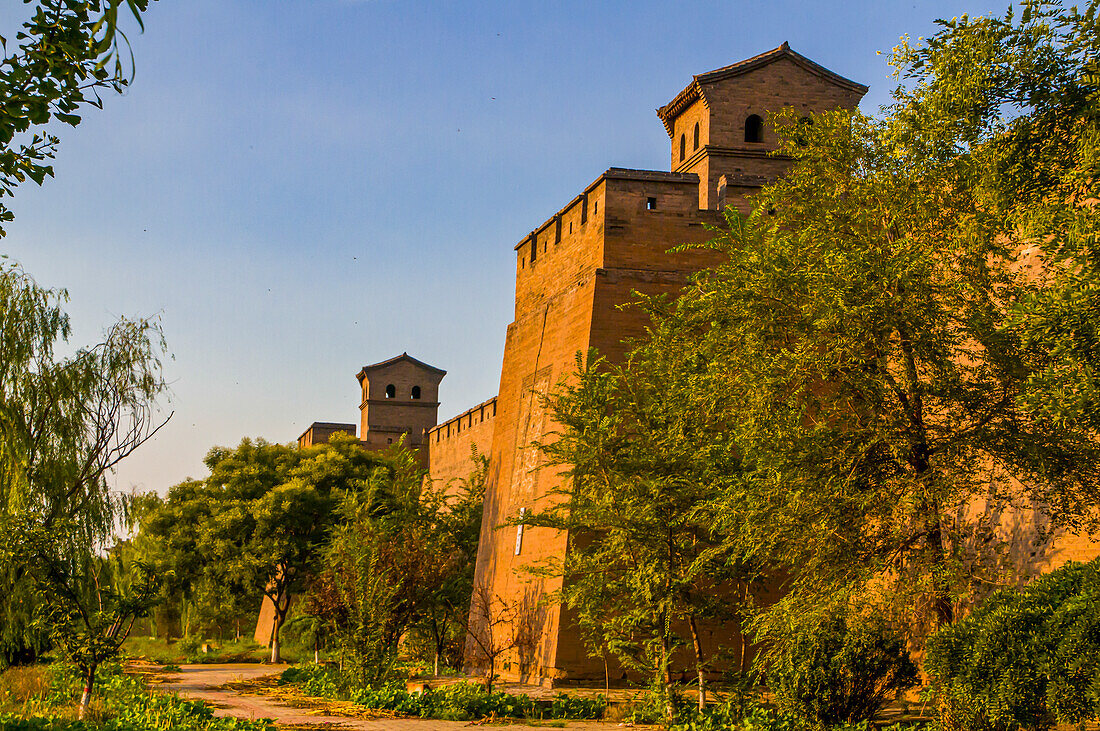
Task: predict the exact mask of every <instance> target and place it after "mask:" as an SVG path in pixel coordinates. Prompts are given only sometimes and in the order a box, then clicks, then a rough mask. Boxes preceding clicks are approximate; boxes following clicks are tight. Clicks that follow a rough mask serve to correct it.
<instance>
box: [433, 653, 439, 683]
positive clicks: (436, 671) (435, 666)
mask: <svg viewBox="0 0 1100 731" xmlns="http://www.w3.org/2000/svg"><path fill="white" fill-rule="evenodd" d="M432 675H434V676H436V677H437V678H438V677H439V648H438V647H437V648H435V663H434V664H433V668H432Z"/></svg>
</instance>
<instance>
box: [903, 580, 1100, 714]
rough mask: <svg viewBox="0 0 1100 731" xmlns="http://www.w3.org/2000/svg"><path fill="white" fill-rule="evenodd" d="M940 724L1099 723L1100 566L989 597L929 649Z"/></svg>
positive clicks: (942, 632)
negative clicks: (1096, 721) (938, 704)
mask: <svg viewBox="0 0 1100 731" xmlns="http://www.w3.org/2000/svg"><path fill="white" fill-rule="evenodd" d="M925 668H926V669H927V671H928V672H929V674H930V675H931V676H932V679H933V689H934V691H935V694H936V698H937V699H938V701H939V703H940V709H941V725H942V726H943V727H944V728H945V729H958V730H960V731H963V730H965V731H971V730H974V731H978V730H981V731H986V730H993V729H997V730H1000V729H1013V730H1014V729H1025V728H1026V729H1045V728H1049V727H1051V726H1053V725H1055V724H1082V723H1084V722H1087V721H1095V720H1097V719H1098V718H1100V680H1098V678H1100V561H1093V562H1091V563H1088V564H1077V563H1069V564H1066V565H1065V566H1064V567H1062V568H1061V569H1059V570H1057V571H1054V572H1052V573H1050V574H1047V575H1046V576H1043V577H1041V578H1039V579H1036V580H1035V581H1033V582H1032V583H1030V584H1029V585H1028V586H1027V587H1025V588H1024V589H1022V590H1019V591H1016V590H1012V589H1005V590H1002V591H1000V592H997V593H996V594H993V595H992V596H990V597H988V598H987V599H986V600H985V601H984V602H982V604H981V605H980V606H979V607H978V608H977V609H975V610H974V612H973V613H971V614H970V616H968V617H967V618H966V619H963V620H961V621H960V622H958V623H956V624H954V625H951V626H947V627H944V628H942V629H941V630H940V631H939V632H938V633H937V634H936V635H934V636H933V637H932V638H931V639H930V640H929V643H928V656H927V658H926V660H925Z"/></svg>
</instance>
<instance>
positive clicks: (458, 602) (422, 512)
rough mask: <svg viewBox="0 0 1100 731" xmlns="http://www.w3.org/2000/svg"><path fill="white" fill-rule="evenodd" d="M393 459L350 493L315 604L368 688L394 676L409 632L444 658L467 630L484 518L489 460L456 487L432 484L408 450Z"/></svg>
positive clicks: (313, 610) (316, 586)
mask: <svg viewBox="0 0 1100 731" xmlns="http://www.w3.org/2000/svg"><path fill="white" fill-rule="evenodd" d="M387 459H388V461H387V462H386V463H385V464H384V465H380V466H379V468H378V469H376V470H375V471H373V472H372V473H371V474H370V475H369V476H368V477H367V479H366V481H365V483H364V487H363V489H362V491H360V492H358V493H349V494H347V495H345V496H344V497H343V500H342V502H341V504H340V508H339V512H340V515H341V517H342V520H341V521H340V522H339V524H337V525H336V526H335V528H334V529H333V531H332V534H331V538H330V540H329V543H328V544H327V546H326V547H325V550H324V560H323V566H324V568H323V570H321V571H320V572H319V573H318V574H317V576H316V578H315V581H314V583H313V586H312V588H311V592H310V596H309V599H308V602H307V611H308V612H309V613H310V614H312V615H314V616H317V617H319V618H321V619H322V620H323V621H324V622H325V623H326V625H327V626H328V628H329V631H330V633H331V635H332V636H333V638H334V640H335V643H336V646H337V648H338V650H339V652H340V653H341V657H342V658H343V659H344V660H345V661H346V663H347V664H348V666H349V668H350V669H351V670H352V671H353V672H354V674H355V676H356V677H357V678H358V682H359V683H360V684H361V685H370V684H382V683H384V682H385V681H386V680H388V679H390V678H391V677H392V676H393V673H394V663H395V662H396V660H397V649H398V641H399V640H400V639H401V637H402V636H403V635H405V634H406V632H408V631H409V630H410V629H411V628H413V627H418V628H419V630H420V636H421V637H423V636H424V635H427V636H429V637H430V638H431V640H432V644H433V646H434V647H433V649H434V650H435V652H436V653H437V657H438V655H439V654H442V651H443V650H444V649H445V647H446V644H447V643H448V642H451V641H453V638H454V636H455V635H456V634H460V633H459V632H457V631H456V630H457V629H458V628H459V627H461V626H462V625H463V624H464V620H465V615H466V612H468V611H469V601H470V587H471V585H472V583H473V559H474V557H475V554H476V546H477V535H478V527H479V526H480V521H481V515H480V508H479V506H480V503H481V496H482V494H483V491H484V480H483V476H484V470H483V465H482V469H481V470H478V471H475V476H474V478H472V479H471V480H468V481H466V482H465V483H464V484H462V485H458V486H451V487H450V488H448V487H447V486H443V485H436V484H434V483H431V482H430V481H426V480H425V479H424V474H423V469H422V468H421V466H420V464H419V462H418V460H417V457H416V455H415V454H413V453H412V452H410V451H408V450H405V449H400V450H393V451H391V452H390V453H388V455H387ZM478 475H480V477H478Z"/></svg>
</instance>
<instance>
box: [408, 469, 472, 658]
mask: <svg viewBox="0 0 1100 731" xmlns="http://www.w3.org/2000/svg"><path fill="white" fill-rule="evenodd" d="M470 463H471V467H472V471H471V472H470V474H469V475H467V476H466V477H465V478H463V479H461V480H454V481H452V482H451V483H450V484H448V485H445V486H443V485H433V486H431V488H430V489H431V490H432V491H433V492H439V491H440V490H441V489H442V494H440V499H439V502H440V505H439V508H438V511H437V516H436V519H435V521H434V522H433V523H432V524H431V528H432V532H433V534H434V536H433V537H432V538H431V539H430V540H429V542H428V545H429V546H431V547H432V550H433V552H434V555H435V557H436V562H435V567H436V568H435V571H433V572H431V573H432V576H431V577H430V581H431V586H430V587H429V591H428V592H427V593H426V594H425V598H426V604H425V606H424V607H423V609H422V610H421V612H420V617H419V618H418V619H417V621H416V624H415V625H414V627H413V629H414V631H415V633H416V634H418V635H420V636H423V637H426V638H428V639H429V640H430V642H431V645H432V664H433V668H434V674H435V675H439V664H440V660H441V659H443V658H444V657H446V658H447V659H448V661H449V664H450V665H451V666H452V667H460V666H461V664H462V653H463V644H464V640H465V639H466V625H467V622H468V620H469V615H470V598H471V596H472V594H473V584H474V564H475V561H476V559H477V544H478V537H479V535H480V533H481V515H482V509H483V507H484V506H483V502H484V499H485V481H486V479H487V477H488V474H489V458H488V457H486V456H484V455H482V454H479V453H478V451H477V449H476V448H474V449H472V450H471V455H470Z"/></svg>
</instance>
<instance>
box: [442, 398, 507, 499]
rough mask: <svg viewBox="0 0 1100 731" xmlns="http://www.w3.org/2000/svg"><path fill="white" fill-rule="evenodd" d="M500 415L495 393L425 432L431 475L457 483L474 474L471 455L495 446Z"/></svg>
mask: <svg viewBox="0 0 1100 731" xmlns="http://www.w3.org/2000/svg"><path fill="white" fill-rule="evenodd" d="M496 415H497V397H496V396H493V397H492V398H491V399H489V400H487V401H483V402H481V403H480V404H478V405H477V406H474V407H472V408H469V409H466V410H465V411H463V412H462V413H461V414H459V415H458V416H456V417H454V418H452V419H448V420H447V421H445V422H443V423H442V424H439V425H438V426H433V427H432V428H431V429H428V430H427V431H426V432H425V442H426V444H427V447H428V454H429V455H430V459H429V469H428V475H429V477H431V479H432V481H433V482H437V483H439V484H443V485H452V484H455V485H457V484H461V482H462V480H465V479H466V478H468V477H469V476H470V473H471V472H473V471H474V469H475V467H476V465H475V464H474V463H473V462H472V461H471V459H470V457H471V455H472V454H473V452H474V451H476V452H477V453H478V454H483V455H488V454H489V451H490V449H491V448H492V444H493V428H494V424H495V417H496Z"/></svg>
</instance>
